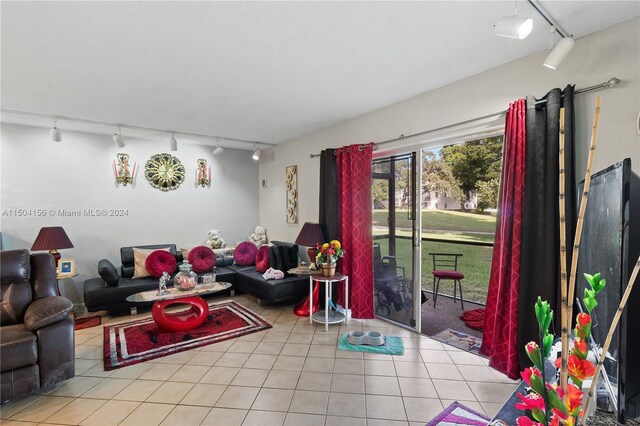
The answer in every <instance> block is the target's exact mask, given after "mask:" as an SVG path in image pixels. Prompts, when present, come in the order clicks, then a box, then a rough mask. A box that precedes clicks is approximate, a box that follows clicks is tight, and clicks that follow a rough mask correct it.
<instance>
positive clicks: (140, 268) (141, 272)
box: [133, 247, 169, 278]
mask: <svg viewBox="0 0 640 426" xmlns="http://www.w3.org/2000/svg"><path fill="white" fill-rule="evenodd" d="M157 250H163V251H166V252H168V251H169V247H162V248H159V249H141V248H137V247H134V248H133V278H146V277H148V276H151V273H150V272H149V271H148V270H147V257H149V255H150V254H151V253H153V252H154V251H157Z"/></svg>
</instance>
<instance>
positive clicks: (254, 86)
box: [0, 1, 640, 143]
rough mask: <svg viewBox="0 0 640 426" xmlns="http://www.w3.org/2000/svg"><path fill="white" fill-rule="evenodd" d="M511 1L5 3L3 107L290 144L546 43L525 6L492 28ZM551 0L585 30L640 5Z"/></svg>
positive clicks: (563, 19) (555, 11)
mask: <svg viewBox="0 0 640 426" xmlns="http://www.w3.org/2000/svg"><path fill="white" fill-rule="evenodd" d="M513 4H514V3H513V2H512V1H495V2H483V1H474V2H144V1H143V2H108V1H102V2H6V1H3V2H2V3H1V6H0V7H1V14H2V18H1V19H2V21H1V24H2V29H1V35H2V44H1V52H2V53H1V55H2V56H1V60H2V63H1V66H2V69H1V71H2V80H1V85H2V86H1V89H2V93H1V102H2V108H5V109H15V110H24V111H30V112H37V113H43V114H50V115H65V116H71V117H80V118H85V119H92V120H99V121H106V122H116V123H127V124H134V125H139V126H147V127H154V128H161V129H172V130H176V131H188V132H195V133H204V134H215V135H224V136H228V137H234V138H242V139H252V140H261V141H266V142H271V143H279V142H282V141H286V140H289V139H292V138H294V137H297V136H300V135H302V134H306V133H309V132H313V131H315V130H318V129H320V128H323V127H327V126H330V125H333V124H335V123H337V122H340V121H343V120H346V119H349V118H352V117H355V116H358V115H361V114H364V113H366V112H368V111H371V110H374V109H377V108H380V107H383V106H386V105H389V104H392V103H394V102H398V101H400V100H403V99H406V98H409V97H412V96H415V95H417V94H419V93H422V92H425V91H428V90H431V89H434V88H436V87H439V86H443V85H445V84H448V83H451V82H453V81H456V80H460V79H462V78H465V77H468V76H470V75H473V74H477V73H479V72H482V71H484V70H487V69H490V68H493V67H496V66H498V65H501V64H503V63H506V62H509V61H512V60H514V59H517V58H519V57H523V56H526V55H529V54H532V53H535V52H539V51H542V50H544V49H546V48H547V45H548V43H549V32H548V26H547V25H546V23H545V22H544V21H543V20H542V18H541V17H540V16H539V15H537V14H536V13H535V12H534V11H533V9H532V8H531V6H530V5H529V4H528V3H526V2H520V12H521V14H523V15H528V16H531V17H532V18H533V19H534V30H533V33H532V34H531V36H529V37H528V38H527V39H525V40H523V41H518V40H511V39H505V38H500V37H496V36H495V35H494V33H493V31H492V23H494V22H495V21H496V20H497V19H499V18H500V17H501V16H503V15H509V14H511V13H512V11H513ZM542 4H543V5H544V7H546V8H547V9H548V10H549V12H550V13H551V14H552V15H553V16H554V17H555V18H556V19H557V20H558V21H559V22H560V24H561V25H562V26H563V27H564V28H565V29H566V30H567V31H568V32H570V33H573V34H574V37H576V38H579V37H582V36H585V35H587V34H589V33H592V32H595V31H598V30H601V29H603V28H606V27H608V26H610V25H613V24H615V23H617V22H620V21H623V20H626V19H630V18H631V17H633V16H637V15H638V14H639V9H640V6H639V4H640V3H638V2H635V1H634V2H617V1H616V2H613V1H611V2H606V1H605V2H602V1H594V2H584V1H573V2H565V1H543V2H542ZM2 118H3V121H19V120H23V121H24V119H18V118H16V117H14V116H13V117H12V116H9V115H8V114H3V117H2ZM105 132H112V129H106V130H105Z"/></svg>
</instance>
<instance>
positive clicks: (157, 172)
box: [144, 154, 185, 191]
mask: <svg viewBox="0 0 640 426" xmlns="http://www.w3.org/2000/svg"><path fill="white" fill-rule="evenodd" d="M184 173H185V169H184V166H183V165H182V163H181V162H180V160H178V159H177V158H176V157H174V156H173V155H171V154H156V155H153V156H152V157H151V158H149V159H148V160H147V163H146V164H145V166H144V176H145V177H146V178H147V180H148V181H149V184H150V185H151V186H153V187H154V188H156V189H159V190H160V191H171V190H174V189H178V188H179V187H180V185H182V182H184Z"/></svg>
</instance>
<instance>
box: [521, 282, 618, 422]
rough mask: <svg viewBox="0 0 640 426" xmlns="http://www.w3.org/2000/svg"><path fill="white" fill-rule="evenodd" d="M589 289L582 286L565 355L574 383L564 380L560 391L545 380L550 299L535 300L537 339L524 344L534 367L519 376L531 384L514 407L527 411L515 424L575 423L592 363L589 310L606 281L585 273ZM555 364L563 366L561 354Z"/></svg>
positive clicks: (549, 347) (591, 370) (593, 307)
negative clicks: (579, 308) (582, 308)
mask: <svg viewBox="0 0 640 426" xmlns="http://www.w3.org/2000/svg"><path fill="white" fill-rule="evenodd" d="M584 277H585V279H586V280H587V282H588V283H589V286H590V287H591V289H585V292H584V298H583V302H584V306H585V307H586V309H587V312H586V313H582V312H581V313H579V314H578V315H577V317H576V327H575V330H574V331H575V336H574V340H573V347H572V348H571V353H570V354H569V356H568V358H567V361H568V362H567V371H568V375H569V378H570V379H571V381H572V382H573V383H568V384H567V389H566V392H563V390H562V389H561V387H560V386H559V385H558V384H557V383H546V382H545V380H544V377H545V376H546V375H545V363H544V361H545V360H546V359H547V358H548V357H549V355H550V353H551V346H552V345H553V340H554V336H553V334H551V333H549V327H550V326H551V322H552V320H553V311H552V310H551V309H550V308H549V303H548V302H546V301H542V299H541V298H540V297H538V301H537V302H536V304H535V314H536V319H537V320H538V329H539V331H540V335H539V336H540V343H537V342H529V343H527V344H526V346H525V351H526V353H527V356H528V357H529V359H530V360H531V362H532V363H533V365H534V366H533V367H527V368H525V369H524V370H523V371H522V372H521V373H520V375H521V377H522V380H524V382H525V383H526V384H527V385H528V386H529V387H530V388H531V391H530V392H529V393H528V394H526V395H522V394H518V398H520V401H521V402H519V403H517V404H515V407H516V408H517V409H519V410H523V411H525V413H526V414H527V415H525V416H521V417H519V418H518V420H517V424H518V426H539V425H540V426H549V425H551V426H553V425H558V424H560V423H561V422H562V423H564V424H565V425H570V426H573V425H575V424H577V423H578V418H579V416H580V415H581V411H580V408H581V407H582V398H583V396H584V393H583V392H582V391H581V390H580V388H581V386H582V382H583V381H584V380H585V379H588V378H590V377H593V375H594V373H595V367H594V365H593V364H592V363H591V361H589V360H587V355H588V353H589V349H588V347H587V339H588V338H589V336H590V335H591V312H592V311H593V309H595V307H596V306H597V305H598V302H597V301H596V298H595V297H596V295H597V294H598V293H600V291H602V289H603V288H604V286H605V284H606V281H605V280H603V279H602V278H601V275H600V274H595V275H589V274H584ZM555 365H556V367H557V368H561V367H562V358H558V359H557V360H556V362H555Z"/></svg>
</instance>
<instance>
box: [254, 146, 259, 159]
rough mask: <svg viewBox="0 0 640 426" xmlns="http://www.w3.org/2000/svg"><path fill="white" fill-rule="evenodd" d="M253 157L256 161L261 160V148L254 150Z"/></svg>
mask: <svg viewBox="0 0 640 426" xmlns="http://www.w3.org/2000/svg"><path fill="white" fill-rule="evenodd" d="M253 159H254V160H255V161H258V160H260V150H259V149H256V150H254V151H253Z"/></svg>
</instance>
